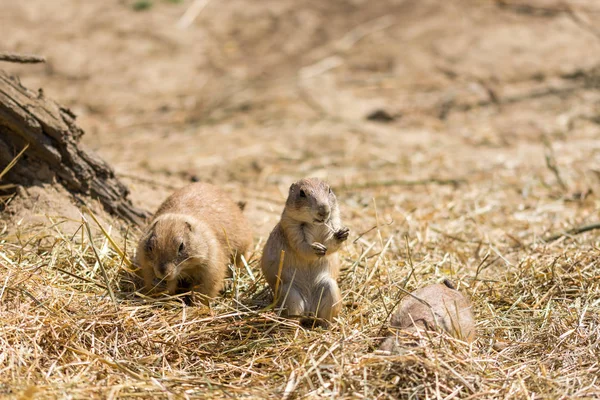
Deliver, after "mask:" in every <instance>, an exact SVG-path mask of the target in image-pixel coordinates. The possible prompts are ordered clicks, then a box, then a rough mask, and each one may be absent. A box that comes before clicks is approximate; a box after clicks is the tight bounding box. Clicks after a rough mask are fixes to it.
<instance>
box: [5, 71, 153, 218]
mask: <svg viewBox="0 0 600 400" xmlns="http://www.w3.org/2000/svg"><path fill="white" fill-rule="evenodd" d="M83 133H84V132H83V131H82V130H81V128H79V127H78V126H77V125H76V124H75V115H74V114H73V113H72V112H71V111H70V110H68V109H67V108H64V107H61V106H60V105H58V104H56V103H55V102H54V101H52V100H50V99H47V98H46V97H45V96H44V93H43V91H42V90H41V89H40V90H39V91H38V92H37V93H35V92H33V91H31V90H29V89H27V88H25V87H23V86H22V85H21V83H20V81H19V79H18V78H16V77H11V76H9V75H7V74H6V73H5V72H3V71H0V171H2V170H3V169H4V167H5V166H6V165H8V163H10V162H11V160H12V159H13V158H14V157H15V156H16V155H17V154H18V152H19V151H20V150H22V149H23V148H24V147H25V146H26V145H28V144H29V147H28V149H27V151H25V153H24V154H23V156H22V157H21V158H20V159H19V161H18V162H17V164H16V165H15V166H14V167H13V168H12V169H10V171H9V172H8V173H7V174H6V175H5V176H4V177H3V178H2V181H3V182H2V184H6V183H9V184H10V183H13V184H17V185H23V186H31V185H36V184H40V183H52V182H55V181H57V182H59V183H60V184H62V185H63V186H64V187H65V188H66V189H67V190H69V191H70V192H71V193H72V194H73V195H74V196H75V197H77V198H79V199H81V197H80V196H77V195H85V196H90V197H92V198H94V199H97V200H99V201H100V203H101V204H102V205H103V206H104V207H105V209H106V210H107V211H108V212H110V213H112V214H115V215H118V216H120V217H122V218H124V219H126V220H128V221H130V222H133V223H135V224H140V223H142V222H143V221H144V219H145V218H146V217H147V215H148V214H147V213H146V212H145V211H143V210H140V209H138V208H136V207H134V206H133V205H132V204H131V201H130V200H129V199H128V198H127V196H128V194H129V190H128V189H127V187H126V186H125V185H124V184H123V183H122V182H121V181H120V180H119V179H118V178H117V177H116V176H115V173H114V171H113V169H112V168H111V167H110V166H109V165H108V164H107V163H106V162H104V161H103V160H102V159H100V158H99V157H98V156H96V155H95V154H93V153H91V152H89V151H84V150H82V149H81V148H80V146H79V141H80V139H81V136H82V135H83Z"/></svg>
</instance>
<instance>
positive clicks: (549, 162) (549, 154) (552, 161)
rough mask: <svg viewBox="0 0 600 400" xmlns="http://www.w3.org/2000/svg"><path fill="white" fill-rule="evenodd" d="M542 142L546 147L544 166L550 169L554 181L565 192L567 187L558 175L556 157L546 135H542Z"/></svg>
mask: <svg viewBox="0 0 600 400" xmlns="http://www.w3.org/2000/svg"><path fill="white" fill-rule="evenodd" d="M542 142H543V143H544V147H545V148H546V154H545V156H546V166H547V167H548V169H549V170H550V171H552V173H553V174H554V176H555V177H556V181H557V182H558V184H559V185H560V187H561V189H562V190H563V191H565V192H566V191H567V190H568V187H567V185H566V184H565V182H564V181H563V180H562V177H561V176H560V171H559V170H558V164H557V162H556V157H555V156H554V150H553V149H552V144H551V143H550V140H549V139H548V138H547V137H546V136H543V137H542Z"/></svg>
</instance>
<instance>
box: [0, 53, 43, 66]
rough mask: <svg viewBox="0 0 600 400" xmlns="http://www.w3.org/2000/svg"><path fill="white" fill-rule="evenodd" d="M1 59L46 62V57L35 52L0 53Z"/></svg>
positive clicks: (29, 62) (27, 62) (23, 62)
mask: <svg viewBox="0 0 600 400" xmlns="http://www.w3.org/2000/svg"><path fill="white" fill-rule="evenodd" d="M0 61H6V62H12V63H19V64H39V63H45V62H46V59H45V58H44V57H41V56H35V55H33V54H16V53H5V52H2V53H0Z"/></svg>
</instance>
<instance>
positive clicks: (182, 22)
mask: <svg viewBox="0 0 600 400" xmlns="http://www.w3.org/2000/svg"><path fill="white" fill-rule="evenodd" d="M209 2H210V0H195V1H194V2H193V3H192V5H191V6H189V7H188V9H187V10H185V12H184V13H183V15H182V16H181V18H179V21H177V27H178V28H179V29H185V28H187V27H188V26H190V25H191V24H192V22H194V20H195V19H196V18H197V17H198V15H200V13H201V12H202V10H204V7H206V5H207V4H208V3H209Z"/></svg>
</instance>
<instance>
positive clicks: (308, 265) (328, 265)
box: [261, 178, 349, 321]
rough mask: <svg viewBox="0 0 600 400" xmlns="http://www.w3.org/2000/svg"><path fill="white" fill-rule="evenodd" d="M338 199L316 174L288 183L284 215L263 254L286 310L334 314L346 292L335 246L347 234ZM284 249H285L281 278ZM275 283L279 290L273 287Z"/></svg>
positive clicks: (289, 313) (271, 283)
mask: <svg viewBox="0 0 600 400" xmlns="http://www.w3.org/2000/svg"><path fill="white" fill-rule="evenodd" d="M348 232H349V230H348V228H346V227H344V226H343V225H342V221H341V219H340V210H339V208H338V204H337V199H336V197H335V194H334V193H333V191H332V190H331V188H330V187H329V185H328V184H327V183H325V182H323V181H322V180H320V179H318V178H307V179H301V180H299V181H298V182H296V183H294V184H292V185H291V186H290V191H289V195H288V198H287V201H286V203H285V208H284V210H283V213H282V214H281V220H280V221H279V223H278V224H277V225H276V226H275V228H274V229H273V231H272V232H271V235H270V236H269V239H268V240H267V243H266V245H265V248H264V250H263V256H262V260H261V268H262V271H263V273H264V275H265V278H266V279H267V282H268V283H269V286H270V287H271V289H273V293H274V295H275V297H276V298H278V300H279V305H280V306H281V307H282V308H283V309H284V314H285V315H287V316H308V315H309V316H315V317H318V318H321V319H324V320H327V321H331V320H332V319H333V318H334V317H336V316H337V315H338V314H339V312H340V309H341V307H342V298H341V295H340V289H339V288H338V285H337V282H336V279H337V277H338V275H339V270H340V266H339V260H338V257H337V254H336V252H337V251H338V250H339V248H340V247H341V245H342V243H343V242H344V241H345V240H346V239H348ZM281 250H284V251H285V256H284V258H283V265H282V268H281V276H280V277H279V279H280V281H279V284H277V280H278V277H277V274H278V272H279V259H280V255H281ZM276 288H277V292H278V293H275V291H276Z"/></svg>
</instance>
